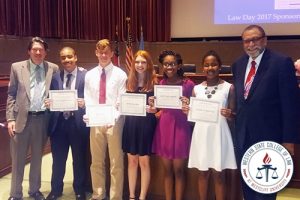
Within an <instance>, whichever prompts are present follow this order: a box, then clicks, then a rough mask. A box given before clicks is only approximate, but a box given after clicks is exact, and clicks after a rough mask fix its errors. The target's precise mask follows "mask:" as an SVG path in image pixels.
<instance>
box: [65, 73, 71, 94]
mask: <svg viewBox="0 0 300 200" xmlns="http://www.w3.org/2000/svg"><path fill="white" fill-rule="evenodd" d="M71 78H72V74H67V82H66V89H68V90H70V89H71Z"/></svg>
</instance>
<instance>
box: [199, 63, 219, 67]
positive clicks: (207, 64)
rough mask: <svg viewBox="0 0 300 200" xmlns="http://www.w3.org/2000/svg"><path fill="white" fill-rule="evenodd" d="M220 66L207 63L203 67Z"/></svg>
mask: <svg viewBox="0 0 300 200" xmlns="http://www.w3.org/2000/svg"><path fill="white" fill-rule="evenodd" d="M218 65H219V64H218V63H205V64H204V65H203V67H210V66H211V67H216V66H218Z"/></svg>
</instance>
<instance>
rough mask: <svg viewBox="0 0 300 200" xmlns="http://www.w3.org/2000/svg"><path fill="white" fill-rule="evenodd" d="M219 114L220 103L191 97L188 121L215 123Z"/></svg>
mask: <svg viewBox="0 0 300 200" xmlns="http://www.w3.org/2000/svg"><path fill="white" fill-rule="evenodd" d="M219 114H220V102H217V101H211V100H203V99H198V98H196V97H191V99H190V111H189V115H188V121H191V122H199V121H204V122H212V123H217V122H218V120H219Z"/></svg>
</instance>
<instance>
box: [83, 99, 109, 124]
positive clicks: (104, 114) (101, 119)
mask: <svg viewBox="0 0 300 200" xmlns="http://www.w3.org/2000/svg"><path fill="white" fill-rule="evenodd" d="M86 115H87V118H88V123H87V125H86V126H87V127H93V126H104V125H114V124H115V107H114V106H112V105H108V104H98V105H87V106H86Z"/></svg>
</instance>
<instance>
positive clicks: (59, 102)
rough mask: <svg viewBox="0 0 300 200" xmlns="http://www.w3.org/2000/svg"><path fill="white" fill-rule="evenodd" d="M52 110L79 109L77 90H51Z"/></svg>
mask: <svg viewBox="0 0 300 200" xmlns="http://www.w3.org/2000/svg"><path fill="white" fill-rule="evenodd" d="M49 99H51V102H50V111H73V110H78V104H77V90H49Z"/></svg>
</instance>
